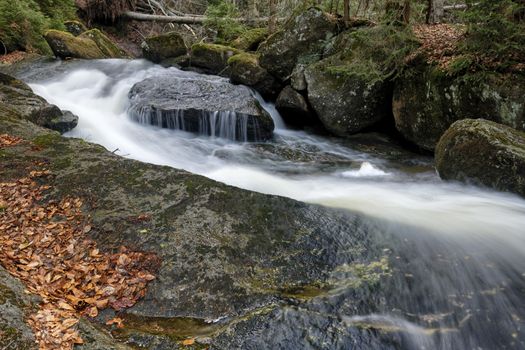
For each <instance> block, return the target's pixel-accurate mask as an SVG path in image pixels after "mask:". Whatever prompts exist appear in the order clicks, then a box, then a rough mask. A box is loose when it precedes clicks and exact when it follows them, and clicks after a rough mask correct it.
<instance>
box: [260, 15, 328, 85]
mask: <svg viewBox="0 0 525 350" xmlns="http://www.w3.org/2000/svg"><path fill="white" fill-rule="evenodd" d="M336 34H337V20H336V19H335V18H334V17H332V16H331V15H330V14H328V13H326V12H323V11H321V10H320V9H319V8H316V7H312V8H310V9H308V10H307V11H305V12H304V13H302V14H301V15H299V16H295V17H292V18H291V19H290V20H289V21H288V22H287V23H286V24H285V26H284V28H283V29H282V30H281V31H279V32H277V33H275V34H273V35H271V36H270V37H269V38H268V39H267V40H266V41H264V42H263V43H262V44H261V45H260V47H259V50H258V53H259V54H260V61H261V66H262V67H263V68H265V69H267V70H268V72H270V73H271V74H273V75H274V76H275V77H277V78H278V79H280V80H282V81H284V80H286V79H287V78H288V77H289V76H290V74H291V73H292V71H293V69H294V67H295V65H296V64H297V63H305V64H306V63H312V62H316V61H318V60H319V59H321V56H322V53H323V50H324V48H325V46H326V43H327V42H328V41H329V40H330V39H331V38H332V37H334V36H335V35H336Z"/></svg>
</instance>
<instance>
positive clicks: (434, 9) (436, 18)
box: [427, 0, 445, 24]
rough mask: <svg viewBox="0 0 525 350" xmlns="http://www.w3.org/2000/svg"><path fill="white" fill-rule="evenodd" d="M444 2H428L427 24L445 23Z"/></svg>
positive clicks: (441, 0)
mask: <svg viewBox="0 0 525 350" xmlns="http://www.w3.org/2000/svg"><path fill="white" fill-rule="evenodd" d="M444 6H445V1H444V0H428V12H427V23H428V24H436V23H441V22H442V21H443V16H444V14H445V9H444Z"/></svg>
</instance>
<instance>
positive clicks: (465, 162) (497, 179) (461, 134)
mask: <svg viewBox="0 0 525 350" xmlns="http://www.w3.org/2000/svg"><path fill="white" fill-rule="evenodd" d="M436 167H437V170H438V172H439V175H440V176H441V178H443V179H446V180H460V181H465V182H473V183H476V184H482V185H485V186H488V187H492V188H495V189H498V190H501V191H509V192H515V193H518V194H520V195H522V196H524V197H525V133H524V132H521V131H517V130H514V129H513V128H510V127H508V126H505V125H501V124H497V123H494V122H492V121H488V120H483V119H464V120H460V121H457V122H455V123H454V124H452V126H451V127H450V128H449V129H448V130H447V131H446V132H445V134H444V135H443V136H442V137H441V139H440V140H439V143H438V144H437V146H436Z"/></svg>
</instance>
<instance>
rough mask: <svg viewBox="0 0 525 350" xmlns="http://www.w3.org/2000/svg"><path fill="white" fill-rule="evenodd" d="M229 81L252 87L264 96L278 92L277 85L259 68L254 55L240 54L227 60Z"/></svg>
mask: <svg viewBox="0 0 525 350" xmlns="http://www.w3.org/2000/svg"><path fill="white" fill-rule="evenodd" d="M228 66H229V70H230V80H231V81H232V83H234V84H243V85H247V86H251V87H253V88H254V89H255V90H257V91H258V92H260V93H261V94H262V95H264V96H274V95H276V94H277V92H278V91H279V90H278V89H279V85H280V84H279V83H278V82H277V81H276V80H275V78H274V77H273V76H272V75H271V74H269V73H268V71H267V70H266V69H264V68H262V67H261V65H260V64H259V58H258V56H257V55H255V54H251V53H245V52H243V53H240V54H238V55H235V56H232V57H230V58H229V59H228Z"/></svg>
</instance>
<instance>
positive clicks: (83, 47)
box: [44, 29, 128, 59]
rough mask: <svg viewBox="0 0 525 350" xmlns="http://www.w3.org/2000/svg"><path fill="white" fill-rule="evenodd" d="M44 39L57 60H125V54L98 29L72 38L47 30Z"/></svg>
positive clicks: (67, 34)
mask: <svg viewBox="0 0 525 350" xmlns="http://www.w3.org/2000/svg"><path fill="white" fill-rule="evenodd" d="M44 38H45V39H46V41H47V43H48V44H49V46H50V47H51V49H52V50H53V53H54V54H55V56H56V57H59V58H84V59H100V58H125V57H128V55H127V54H126V52H124V51H123V50H122V49H120V48H119V47H118V46H117V45H116V44H115V43H113V41H111V39H109V38H108V37H107V36H106V35H105V34H103V33H102V32H101V31H100V30H98V29H91V30H88V31H87V32H84V33H82V34H80V35H79V36H74V35H73V34H71V33H68V32H63V31H60V30H54V29H52V30H48V31H47V32H46V33H45V34H44Z"/></svg>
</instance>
